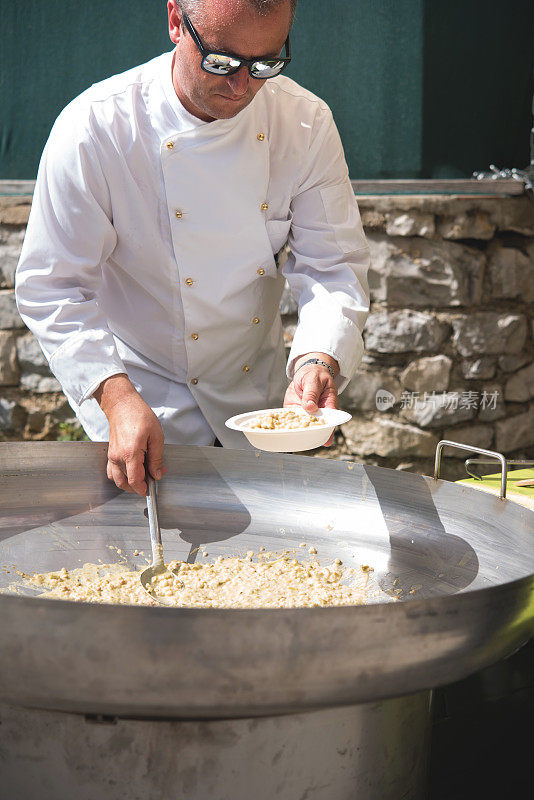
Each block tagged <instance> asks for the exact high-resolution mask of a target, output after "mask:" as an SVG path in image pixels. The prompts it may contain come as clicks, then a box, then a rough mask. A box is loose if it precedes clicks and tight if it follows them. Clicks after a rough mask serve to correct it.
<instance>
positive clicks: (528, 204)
mask: <svg viewBox="0 0 534 800" xmlns="http://www.w3.org/2000/svg"><path fill="white" fill-rule="evenodd" d="M499 200H500V202H499V204H498V205H497V206H496V207H495V210H494V212H493V214H492V218H493V220H494V221H495V223H496V225H497V227H498V228H499V230H501V231H512V232H513V233H520V234H522V235H523V236H534V205H533V204H532V200H530V198H529V197H527V196H526V195H525V196H524V197H503V198H499Z"/></svg>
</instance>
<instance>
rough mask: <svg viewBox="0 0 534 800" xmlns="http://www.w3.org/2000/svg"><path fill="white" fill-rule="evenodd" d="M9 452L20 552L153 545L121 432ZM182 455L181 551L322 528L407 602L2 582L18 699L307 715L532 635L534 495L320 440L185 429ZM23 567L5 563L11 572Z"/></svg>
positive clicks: (5, 474)
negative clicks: (126, 593)
mask: <svg viewBox="0 0 534 800" xmlns="http://www.w3.org/2000/svg"><path fill="white" fill-rule="evenodd" d="M0 453H1V456H2V458H1V467H0V485H1V489H0V513H1V520H0V525H1V528H0V540H1V541H0V564H3V565H4V567H6V568H7V569H9V570H12V565H14V564H15V565H16V568H17V569H21V570H24V571H32V570H37V571H45V570H51V569H57V568H60V567H62V566H66V567H67V568H72V567H74V566H79V565H80V563H81V562H86V561H91V562H96V561H97V560H98V559H102V561H104V562H109V561H111V560H114V556H113V554H114V553H116V551H115V550H110V549H109V545H114V546H115V547H118V548H120V549H121V550H122V551H123V552H124V553H132V552H133V551H134V549H135V548H138V549H142V550H146V552H148V547H149V537H148V524H147V520H146V518H145V516H144V507H145V503H144V499H143V498H141V497H138V496H135V495H131V494H124V493H121V492H119V491H118V490H116V489H115V488H114V487H113V486H112V485H111V484H110V483H109V481H107V479H106V475H105V462H106V445H105V444H95V443H55V442H54V443H47V442H43V443H33V442H32V443H20V444H3V445H0ZM165 463H166V465H167V467H168V473H167V475H166V476H165V478H164V479H163V480H162V481H161V483H160V493H159V502H160V515H161V525H162V531H163V541H164V546H165V554H166V556H168V558H169V559H170V558H179V559H189V560H191V559H193V558H195V550H196V548H198V546H199V545H202V544H204V545H206V548H207V550H208V551H209V559H208V560H211V559H214V558H216V557H217V556H218V555H230V554H232V555H235V554H240V553H245V552H246V551H247V550H249V549H253V550H257V549H258V548H259V546H260V545H263V546H265V547H266V548H267V549H268V550H282V549H284V548H291V547H298V545H299V543H300V542H301V541H306V542H308V543H310V544H314V545H315V546H316V548H317V550H318V553H319V558H320V559H325V560H330V559H331V558H333V557H336V556H339V557H340V558H341V559H342V560H343V562H344V563H345V564H349V565H351V564H354V565H355V566H357V565H358V564H360V563H365V562H366V563H368V564H370V565H371V566H373V567H374V568H375V572H374V574H373V575H374V577H375V578H376V579H377V580H378V582H379V584H380V585H381V586H382V588H383V589H384V591H385V592H386V593H387V592H391V591H392V590H393V589H394V588H395V589H396V588H398V587H400V588H401V602H387V601H388V599H389V598H388V597H387V596H385V595H384V596H383V599H380V598H374V601H373V602H372V603H371V604H370V605H367V606H359V607H349V608H347V607H345V608H327V609H322V608H310V609H287V610H283V609H280V610H211V609H168V608H151V607H133V606H132V607H130V606H107V605H90V604H83V603H74V602H69V601H62V600H46V599H39V598H35V597H25V596H16V595H14V596H11V595H2V596H0V619H1V623H0V698H1V699H3V700H6V701H8V702H10V703H11V704H19V705H25V706H33V707H37V708H48V709H56V710H64V711H78V712H85V713H97V714H113V715H123V716H132V717H141V718H143V717H148V718H163V717H169V718H182V719H187V718H199V719H200V718H208V719H215V718H224V717H226V718H231V717H250V716H254V715H270V714H277V713H289V712H297V711H302V710H305V709H311V708H319V707H327V706H335V705H344V704H353V703H359V702H369V701H374V700H378V699H382V698H388V697H394V696H397V695H401V694H405V693H409V692H415V691H419V690H422V689H427V688H430V687H434V686H437V685H440V684H445V683H449V682H451V681H455V680H458V679H460V678H462V677H464V676H466V675H468V674H469V673H471V672H474V671H476V670H478V669H480V668H482V667H484V666H487V665H489V664H491V663H493V662H495V661H497V660H498V659H500V658H502V657H504V656H506V655H508V654H510V653H512V652H513V651H514V650H515V649H516V648H518V647H519V646H520V645H521V644H523V643H524V642H525V641H526V640H527V639H528V638H529V635H530V633H531V631H532V618H533V594H534V576H533V573H534V512H532V511H529V510H527V509H525V508H523V507H521V506H518V505H516V504H514V503H512V502H509V501H507V500H500V499H499V498H497V497H494V496H491V495H487V494H483V493H481V492H477V491H476V490H474V489H470V488H467V487H465V486H459V485H456V484H452V483H448V482H446V481H443V480H437V481H435V480H434V479H432V478H428V477H421V476H418V475H414V474H410V473H404V472H397V471H394V470H389V469H382V468H377V467H367V466H363V465H359V464H347V463H346V462H337V461H330V460H325V459H312V458H308V457H303V456H290V455H289V456H288V455H283V456H281V455H274V454H266V453H259V452H254V451H252V450H250V451H248V450H247V451H229V450H224V449H220V448H205V447H204V448H197V447H181V446H173V445H171V446H167V447H166V449H165ZM300 552H301V553H302V551H300ZM116 558H117V557H116V556H115V559H116ZM203 561H204V562H205V561H206V559H203ZM12 578H13V573H12V571H10V572H9V573H6V572H1V578H0V581H1V585H3V586H6V585H7V584H8V583H9V582H10V581H11V580H12ZM395 580H397V584H396V586H395V587H394V586H393V584H394V581H395ZM413 587H419V588H416V589H415V590H414V591H413V594H410V592H411V591H412V590H413Z"/></svg>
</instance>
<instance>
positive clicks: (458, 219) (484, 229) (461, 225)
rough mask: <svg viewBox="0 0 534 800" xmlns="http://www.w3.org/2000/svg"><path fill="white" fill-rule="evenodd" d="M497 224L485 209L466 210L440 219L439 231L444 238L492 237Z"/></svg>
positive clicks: (484, 238)
mask: <svg viewBox="0 0 534 800" xmlns="http://www.w3.org/2000/svg"><path fill="white" fill-rule="evenodd" d="M495 228H496V225H495V224H494V223H493V222H491V220H490V216H489V214H487V213H485V212H483V211H464V212H462V213H461V214H456V215H454V216H451V217H449V216H447V217H443V218H442V219H440V221H439V223H438V233H439V235H440V236H443V238H444V239H452V240H456V239H483V240H488V239H492V238H493V235H494V233H495Z"/></svg>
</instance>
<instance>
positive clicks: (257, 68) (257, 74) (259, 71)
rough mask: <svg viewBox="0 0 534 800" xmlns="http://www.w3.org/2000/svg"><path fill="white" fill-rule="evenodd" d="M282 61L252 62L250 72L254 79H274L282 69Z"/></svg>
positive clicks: (283, 63)
mask: <svg viewBox="0 0 534 800" xmlns="http://www.w3.org/2000/svg"><path fill="white" fill-rule="evenodd" d="M284 65H285V62H284V61H254V63H253V64H252V66H251V67H250V72H251V74H252V75H253V76H254V78H274V76H275V75H278V74H279V73H280V72H281V71H282V70H283V69H284Z"/></svg>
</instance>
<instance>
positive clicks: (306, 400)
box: [284, 353, 339, 447]
mask: <svg viewBox="0 0 534 800" xmlns="http://www.w3.org/2000/svg"><path fill="white" fill-rule="evenodd" d="M309 358H318V359H319V360H320V361H325V362H326V363H327V364H329V365H330V366H331V367H332V369H333V370H334V373H335V374H336V375H337V373H338V372H339V365H338V363H337V361H336V360H335V359H333V358H332V357H331V356H329V355H326V354H325V353H307V354H306V355H305V356H301V357H300V358H299V359H298V361H297V362H296V364H295V373H294V377H293V380H292V381H291V383H290V384H289V386H288V387H287V389H286V394H285V397H284V408H285V407H286V406H295V405H298V406H302V408H303V409H304V410H305V411H306V412H307V413H308V414H313V413H314V412H315V411H317V409H319V408H339V404H338V397H337V386H336V383H335V381H334V379H333V378H332V376H331V374H330V372H329V371H328V370H327V369H326V367H324V366H322V364H306V366H304V367H302V368H301V369H299V364H302V363H304V362H305V361H307V360H308V359H309ZM333 438H334V437H333V436H331V437H330V439H329V440H328V442H327V443H326V445H325V447H329V446H330V445H331V444H332V440H333Z"/></svg>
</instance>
